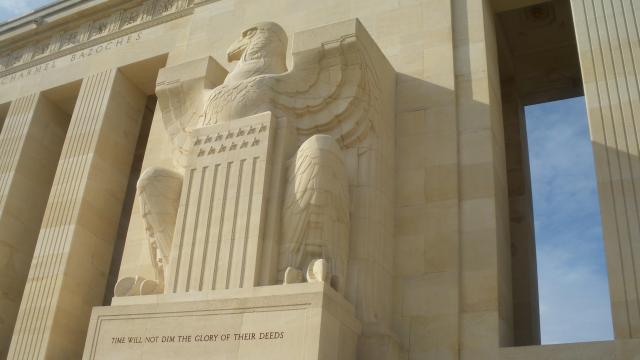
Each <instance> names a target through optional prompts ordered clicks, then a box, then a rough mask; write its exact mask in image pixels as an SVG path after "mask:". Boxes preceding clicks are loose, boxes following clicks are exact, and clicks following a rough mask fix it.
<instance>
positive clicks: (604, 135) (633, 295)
mask: <svg viewBox="0 0 640 360" xmlns="http://www.w3.org/2000/svg"><path fill="white" fill-rule="evenodd" d="M571 4H572V8H573V17H574V23H575V27H576V37H577V42H578V51H579V55H580V63H581V68H582V78H583V83H584V90H585V96H586V102H587V109H588V115H589V128H590V132H591V143H592V144H593V151H594V157H595V165H596V175H597V179H598V191H599V194H600V210H601V214H602V227H603V233H604V242H605V251H606V255H607V266H608V270H609V289H610V291H611V306H612V313H613V327H614V333H615V337H616V339H625V338H639V337H640V301H639V300H640V216H639V212H638V211H639V209H640V160H639V158H638V156H639V153H640V131H639V130H640V88H639V86H640V78H639V77H638V74H639V71H640V43H639V42H638V39H639V37H640V34H639V30H638V29H639V26H640V24H639V22H640V19H638V15H639V14H640V3H638V2H637V1H635V0H597V1H595V0H572V1H571Z"/></svg>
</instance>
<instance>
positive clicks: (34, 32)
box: [0, 0, 218, 77]
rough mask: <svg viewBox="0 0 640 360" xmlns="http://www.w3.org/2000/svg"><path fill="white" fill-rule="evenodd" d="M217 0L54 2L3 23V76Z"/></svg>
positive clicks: (0, 63)
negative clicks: (43, 22)
mask: <svg viewBox="0 0 640 360" xmlns="http://www.w3.org/2000/svg"><path fill="white" fill-rule="evenodd" d="M215 1H218V0H128V1H120V0H66V1H60V2H56V3H53V4H50V5H48V6H45V7H44V8H40V9H38V10H36V11H34V12H33V13H30V14H27V15H25V16H22V17H20V18H17V19H14V20H12V21H10V22H8V23H5V24H1V25H0V77H4V76H7V75H11V74H13V73H16V72H19V71H22V70H25V69H27V68H30V67H32V66H36V65H40V64H44V63H46V62H49V61H51V60H54V59H56V58H59V57H62V56H66V55H69V54H72V53H74V52H77V51H80V50H84V49H86V48H89V47H92V46H95V45H97V44H100V43H102V42H106V41H110V40H113V39H115V38H118V37H121V36H123V35H127V34H130V33H134V32H137V31H141V30H144V29H147V28H150V27H153V26H156V25H158V24H161V23H164V22H167V21H171V20H174V19H177V18H180V17H183V16H187V15H190V14H191V13H192V12H193V9H194V8H195V7H197V6H201V5H204V4H207V3H211V2H215ZM43 17H46V18H47V20H46V21H47V24H46V25H45V26H39V25H37V24H36V23H34V21H35V20H34V19H38V18H40V19H42V18H43ZM39 21H40V22H41V21H44V20H39ZM56 24H58V25H57V26H56ZM40 27H42V28H43V29H40ZM11 34H13V35H12V36H9V37H7V36H8V35H11ZM3 37H4V39H3Z"/></svg>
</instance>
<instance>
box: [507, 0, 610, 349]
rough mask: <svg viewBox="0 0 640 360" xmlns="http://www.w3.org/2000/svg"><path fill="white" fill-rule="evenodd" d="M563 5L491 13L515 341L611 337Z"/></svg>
mask: <svg viewBox="0 0 640 360" xmlns="http://www.w3.org/2000/svg"><path fill="white" fill-rule="evenodd" d="M571 11H572V10H571V4H570V2H569V0H553V1H540V2H539V3H537V4H535V5H532V6H528V7H521V8H517V9H513V10H509V11H505V12H501V13H498V14H497V15H496V32H497V40H498V52H499V65H500V77H501V89H502V105H503V121H504V134H505V148H506V154H507V159H506V160H507V164H506V166H507V179H508V191H509V216H510V236H511V278H512V289H513V290H512V291H513V293H512V300H513V319H514V320H513V345H515V346H523V345H537V344H540V343H542V344H551V343H571V342H581V341H594V340H607V339H611V338H612V330H611V329H612V325H611V308H610V303H609V289H608V278H607V269H606V266H605V254H604V242H603V237H602V229H601V226H600V223H601V220H600V208H599V203H598V197H597V182H596V178H595V171H594V160H593V151H592V146H591V141H590V136H589V129H588V121H587V115H586V110H585V104H584V98H583V97H582V95H583V93H584V91H583V86H582V79H581V72H580V61H579V58H578V50H577V45H576V38H575V31H574V25H573V17H572V12H571Z"/></svg>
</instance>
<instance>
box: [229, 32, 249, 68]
mask: <svg viewBox="0 0 640 360" xmlns="http://www.w3.org/2000/svg"><path fill="white" fill-rule="evenodd" d="M247 45H248V42H247V40H246V39H245V38H241V39H239V40H238V41H236V42H234V43H233V44H232V45H231V47H229V50H227V61H228V62H230V63H231V62H234V61H238V60H240V58H242V54H243V53H244V51H245V49H246V48H247Z"/></svg>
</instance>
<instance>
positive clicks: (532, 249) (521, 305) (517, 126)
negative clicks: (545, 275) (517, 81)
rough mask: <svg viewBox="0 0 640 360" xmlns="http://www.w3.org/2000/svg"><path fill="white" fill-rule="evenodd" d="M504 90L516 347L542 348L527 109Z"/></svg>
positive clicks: (512, 91)
mask: <svg viewBox="0 0 640 360" xmlns="http://www.w3.org/2000/svg"><path fill="white" fill-rule="evenodd" d="M501 87H502V116H503V119H504V134H505V136H504V137H505V149H506V161H507V183H508V186H509V230H510V235H511V285H512V287H513V345H515V346H524V345H539V344H540V311H539V307H538V272H537V261H536V242H535V234H534V223H533V202H532V199H531V175H530V171H529V153H528V146H527V132H526V126H525V117H524V106H523V105H522V102H521V101H520V99H519V97H518V94H517V93H516V88H515V86H514V85H513V84H512V83H510V82H506V83H504V82H503V83H502V85H501Z"/></svg>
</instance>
